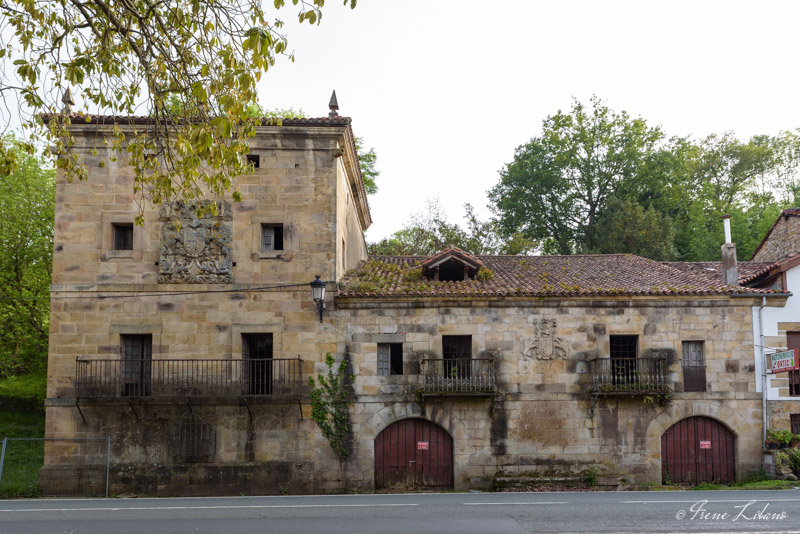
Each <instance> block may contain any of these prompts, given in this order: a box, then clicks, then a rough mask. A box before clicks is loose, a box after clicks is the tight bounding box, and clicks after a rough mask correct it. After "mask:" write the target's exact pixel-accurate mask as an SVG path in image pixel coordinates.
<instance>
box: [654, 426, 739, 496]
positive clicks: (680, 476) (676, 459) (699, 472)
mask: <svg viewBox="0 0 800 534" xmlns="http://www.w3.org/2000/svg"><path fill="white" fill-rule="evenodd" d="M661 478H662V481H663V482H664V483H670V482H675V483H690V484H699V483H701V482H718V483H722V484H727V483H729V482H733V481H735V480H736V450H735V448H734V438H733V434H732V433H731V431H730V430H728V429H727V428H726V427H725V426H724V425H723V424H722V423H720V422H719V421H715V420H714V419H711V418H709V417H689V418H686V419H683V420H681V421H678V422H677V423H675V424H674V425H672V426H671V427H669V428H668V429H667V431H666V432H664V434H663V435H662V436H661Z"/></svg>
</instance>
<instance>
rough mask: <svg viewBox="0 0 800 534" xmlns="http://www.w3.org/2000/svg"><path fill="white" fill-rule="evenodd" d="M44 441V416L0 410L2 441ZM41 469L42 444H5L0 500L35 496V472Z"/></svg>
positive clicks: (36, 487) (36, 493)
mask: <svg viewBox="0 0 800 534" xmlns="http://www.w3.org/2000/svg"><path fill="white" fill-rule="evenodd" d="M4 437H7V438H40V437H44V413H25V412H19V411H7V410H0V440H2V438H4ZM42 465H44V441H17V442H8V449H7V450H6V459H5V465H4V467H3V478H2V480H1V481H0V498H3V499H7V498H16V497H36V496H37V495H39V484H38V480H39V469H40V468H41V467H42Z"/></svg>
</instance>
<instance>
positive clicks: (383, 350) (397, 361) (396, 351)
mask: <svg viewBox="0 0 800 534" xmlns="http://www.w3.org/2000/svg"><path fill="white" fill-rule="evenodd" d="M378 374H379V375H383V376H389V375H402V374H403V344H402V343H378Z"/></svg>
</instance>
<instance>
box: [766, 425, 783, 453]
mask: <svg viewBox="0 0 800 534" xmlns="http://www.w3.org/2000/svg"><path fill="white" fill-rule="evenodd" d="M766 447H767V449H769V450H771V451H773V450H775V449H777V448H778V447H780V440H779V439H778V437H777V436H776V435H775V430H772V429H769V430H767V442H766Z"/></svg>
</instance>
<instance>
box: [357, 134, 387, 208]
mask: <svg viewBox="0 0 800 534" xmlns="http://www.w3.org/2000/svg"><path fill="white" fill-rule="evenodd" d="M356 152H357V153H358V162H359V164H360V165H361V176H362V177H363V178H364V189H366V190H367V194H368V195H374V194H375V193H377V192H378V184H377V181H376V180H377V178H378V176H379V175H380V174H381V173H380V171H379V170H378V169H376V168H375V164H376V163H377V161H378V155H377V154H376V153H375V149H374V148H371V147H370V149H369V150H365V149H364V138H363V137H356Z"/></svg>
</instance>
